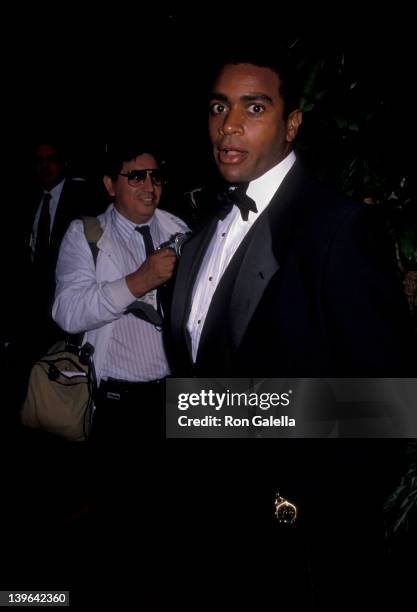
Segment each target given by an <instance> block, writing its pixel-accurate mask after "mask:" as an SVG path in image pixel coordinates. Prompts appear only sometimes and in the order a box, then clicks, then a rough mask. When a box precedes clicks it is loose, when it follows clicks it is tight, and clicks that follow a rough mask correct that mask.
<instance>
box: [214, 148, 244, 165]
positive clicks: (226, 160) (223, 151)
mask: <svg viewBox="0 0 417 612" xmlns="http://www.w3.org/2000/svg"><path fill="white" fill-rule="evenodd" d="M247 154H248V153H247V151H242V150H240V149H234V148H232V147H231V148H227V147H221V148H219V149H218V159H219V161H220V163H222V164H240V163H241V162H242V161H243V160H244V159H245V158H246V156H247Z"/></svg>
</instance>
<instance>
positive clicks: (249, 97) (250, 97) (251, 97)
mask: <svg viewBox="0 0 417 612" xmlns="http://www.w3.org/2000/svg"><path fill="white" fill-rule="evenodd" d="M240 99H241V100H244V101H245V102H254V101H255V100H263V101H264V102H269V104H272V103H273V101H272V98H271V97H270V96H268V95H267V94H265V93H258V92H256V91H255V92H253V93H250V94H243V96H240Z"/></svg>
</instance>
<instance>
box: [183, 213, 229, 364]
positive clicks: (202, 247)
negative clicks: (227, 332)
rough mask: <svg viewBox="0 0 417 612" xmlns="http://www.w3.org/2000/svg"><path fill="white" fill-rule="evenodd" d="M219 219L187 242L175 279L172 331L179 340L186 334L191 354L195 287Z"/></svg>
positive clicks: (211, 222)
mask: <svg viewBox="0 0 417 612" xmlns="http://www.w3.org/2000/svg"><path fill="white" fill-rule="evenodd" d="M217 221H218V219H217V217H215V218H213V219H212V220H211V221H210V222H209V223H208V224H207V226H206V227H205V228H204V229H203V230H202V231H201V232H200V233H199V234H197V235H196V236H195V237H193V238H192V239H191V240H189V241H188V242H187V244H186V245H185V247H184V252H183V255H182V256H181V260H180V263H179V266H178V270H177V276H176V279H175V291H174V296H173V301H172V333H173V335H174V337H175V338H177V339H178V340H179V339H180V338H182V339H183V338H184V334H185V339H186V343H187V346H188V349H189V350H190V354H191V347H190V341H189V336H188V333H187V331H186V327H187V319H188V316H189V314H190V310H191V301H192V293H193V287H194V283H195V280H196V278H197V274H198V271H199V269H200V266H201V263H202V261H203V258H204V255H205V253H206V250H207V248H208V245H209V244H210V240H211V239H212V237H213V234H214V232H215V230H216V226H217ZM184 296H185V299H184Z"/></svg>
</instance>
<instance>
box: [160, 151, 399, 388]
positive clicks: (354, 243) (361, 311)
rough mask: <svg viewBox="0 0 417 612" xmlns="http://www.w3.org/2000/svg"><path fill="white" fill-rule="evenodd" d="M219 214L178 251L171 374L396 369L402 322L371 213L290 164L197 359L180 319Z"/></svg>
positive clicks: (225, 281) (214, 310)
mask: <svg viewBox="0 0 417 612" xmlns="http://www.w3.org/2000/svg"><path fill="white" fill-rule="evenodd" d="M216 223H217V218H213V219H212V220H211V222H209V223H208V225H207V226H206V227H205V228H204V229H203V231H201V232H200V233H199V234H198V235H196V236H195V237H194V238H193V239H192V240H190V242H189V243H188V244H187V245H186V246H185V248H184V253H183V256H182V258H181V261H180V263H179V268H178V272H177V279H176V286H175V291H174V297H173V306H172V333H173V337H174V343H175V345H176V349H177V358H176V362H175V363H174V372H176V373H178V374H179V375H183V376H184V375H190V374H191V373H192V374H194V375H197V376H212V377H227V376H249V377H251V376H256V377H288V376H293V377H307V376H308V377H323V376H326V377H331V376H346V377H347V376H405V375H406V371H407V370H406V368H407V364H409V363H410V362H409V361H408V360H407V348H406V346H407V341H408V340H407V339H408V337H409V336H408V334H409V322H408V315H407V307H406V303H405V299H404V296H403V292H402V290H401V287H400V283H399V281H398V278H397V275H396V271H395V267H394V262H393V260H392V257H391V249H390V247H389V244H388V241H387V240H385V232H384V230H383V228H381V225H382V222H381V220H380V219H379V218H378V215H377V214H376V213H375V210H374V209H371V208H370V207H369V206H365V205H360V204H356V203H354V202H351V201H350V200H348V199H345V198H344V197H342V196H340V195H338V194H335V193H333V192H331V191H330V190H327V189H326V188H324V187H322V186H321V185H319V184H317V183H315V182H313V181H312V180H310V178H309V177H308V176H307V175H306V173H305V172H304V170H303V168H302V167H301V165H300V164H299V163H298V162H296V163H295V164H294V166H293V167H292V169H291V170H290V172H289V173H288V174H287V176H286V177H285V179H284V181H283V182H282V184H281V185H280V187H279V189H278V190H277V192H276V193H275V195H274V197H273V199H272V201H271V203H270V204H269V206H268V207H267V208H266V210H265V211H264V212H263V213H262V214H261V215H260V216H259V219H257V221H256V223H255V224H254V225H253V226H252V228H251V230H250V231H249V232H248V234H247V235H246V237H245V239H244V240H243V242H242V243H241V245H240V246H239V248H238V250H237V252H236V253H235V255H234V257H233V259H232V260H231V262H230V264H229V266H228V268H227V269H226V272H225V274H224V275H223V278H222V279H221V282H220V283H219V285H218V287H217V290H216V292H215V294H214V297H213V300H212V303H211V306H210V309H209V312H208V315H207V318H206V321H205V325H204V328H203V331H202V334H201V339H200V345H199V350H198V355H197V361H196V364H195V366H194V367H192V365H191V358H190V339H189V335H188V333H187V330H186V324H187V320H188V316H189V313H190V308H191V298H192V290H193V285H194V282H195V280H196V277H197V273H198V270H199V268H200V265H201V262H202V260H203V257H204V254H205V252H206V249H207V246H208V245H209V243H210V240H211V238H212V236H213V233H214V231H215V228H216Z"/></svg>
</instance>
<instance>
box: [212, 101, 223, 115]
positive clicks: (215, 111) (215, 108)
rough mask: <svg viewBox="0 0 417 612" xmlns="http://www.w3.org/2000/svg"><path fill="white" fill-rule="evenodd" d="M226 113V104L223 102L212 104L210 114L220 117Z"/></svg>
mask: <svg viewBox="0 0 417 612" xmlns="http://www.w3.org/2000/svg"><path fill="white" fill-rule="evenodd" d="M223 111H224V104H221V102H214V104H210V113H211V114H212V115H220V113H222V112H223Z"/></svg>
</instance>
